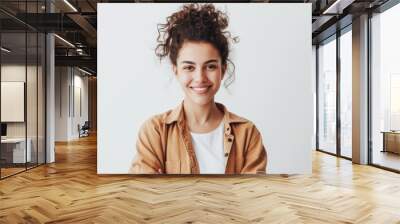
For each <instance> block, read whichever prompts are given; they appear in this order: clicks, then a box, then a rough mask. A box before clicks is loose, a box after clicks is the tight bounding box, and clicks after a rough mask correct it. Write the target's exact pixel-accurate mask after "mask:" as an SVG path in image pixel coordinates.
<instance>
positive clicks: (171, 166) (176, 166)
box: [165, 160, 181, 174]
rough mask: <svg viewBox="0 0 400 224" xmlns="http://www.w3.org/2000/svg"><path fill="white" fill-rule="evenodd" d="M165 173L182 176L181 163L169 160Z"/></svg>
mask: <svg viewBox="0 0 400 224" xmlns="http://www.w3.org/2000/svg"><path fill="white" fill-rule="evenodd" d="M165 166H166V167H165V172H166V173H167V174H180V173H181V161H179V160H167V161H166V162H165Z"/></svg>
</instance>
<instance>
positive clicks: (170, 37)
mask: <svg viewBox="0 0 400 224" xmlns="http://www.w3.org/2000/svg"><path fill="white" fill-rule="evenodd" d="M227 27H228V16H227V15H226V14H225V13H224V12H221V11H219V10H217V9H216V8H215V7H214V5H213V4H198V3H191V4H185V5H183V7H182V9H181V10H180V11H178V12H175V13H173V14H172V15H171V16H169V17H167V21H166V23H165V24H158V27H157V28H158V37H157V42H158V45H157V47H156V49H155V53H156V55H157V57H159V59H160V61H161V60H162V59H163V58H165V57H167V56H169V59H170V61H171V63H172V64H173V65H176V60H177V57H178V53H179V50H180V49H181V47H182V45H183V43H184V42H185V41H199V42H207V43H210V44H212V45H213V46H214V47H215V48H216V49H217V50H218V52H219V54H220V56H221V61H222V64H223V65H226V66H227V67H228V63H229V64H230V65H232V70H229V68H228V69H227V71H226V72H227V74H228V76H227V78H226V79H225V82H224V86H225V87H228V86H229V85H230V84H231V83H232V82H233V81H234V71H235V65H234V64H233V63H232V61H231V60H230V59H229V52H230V41H231V42H233V43H236V42H238V38H237V37H232V35H231V33H230V32H228V31H226V28H227Z"/></svg>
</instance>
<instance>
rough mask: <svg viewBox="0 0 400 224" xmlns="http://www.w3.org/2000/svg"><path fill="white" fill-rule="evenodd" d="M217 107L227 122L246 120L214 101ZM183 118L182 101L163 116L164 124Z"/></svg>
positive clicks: (182, 119) (181, 120) (180, 120)
mask: <svg viewBox="0 0 400 224" xmlns="http://www.w3.org/2000/svg"><path fill="white" fill-rule="evenodd" d="M216 105H217V107H218V108H219V109H220V110H221V111H223V112H224V120H225V121H226V122H227V123H229V124H230V123H243V122H247V120H246V119H244V118H241V117H239V116H237V115H236V114H234V113H231V112H229V111H228V110H227V109H226V107H225V106H224V105H223V104H221V103H217V102H216ZM184 119H185V113H184V111H183V101H182V103H180V104H179V105H178V106H177V107H176V108H175V109H173V110H172V111H171V112H170V113H169V114H168V115H167V116H166V118H165V123H166V124H171V123H173V122H183V121H184Z"/></svg>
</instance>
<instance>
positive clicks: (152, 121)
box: [141, 110, 172, 130]
mask: <svg viewBox="0 0 400 224" xmlns="http://www.w3.org/2000/svg"><path fill="white" fill-rule="evenodd" d="M171 113H172V110H168V111H166V112H163V113H160V114H155V115H153V116H151V117H149V118H147V120H146V121H144V122H143V124H142V126H141V129H142V130H143V129H147V130H160V129H162V128H163V127H164V126H165V125H166V120H167V118H168V116H169V115H170V114H171Z"/></svg>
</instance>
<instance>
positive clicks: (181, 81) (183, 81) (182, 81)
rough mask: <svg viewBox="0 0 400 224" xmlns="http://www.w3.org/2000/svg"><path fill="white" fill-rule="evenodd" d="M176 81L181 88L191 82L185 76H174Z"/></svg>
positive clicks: (187, 76)
mask: <svg viewBox="0 0 400 224" xmlns="http://www.w3.org/2000/svg"><path fill="white" fill-rule="evenodd" d="M176 79H177V80H178V82H179V84H180V85H181V86H182V87H186V86H187V85H188V84H189V83H190V81H191V80H192V79H191V77H190V75H187V74H178V75H176Z"/></svg>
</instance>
